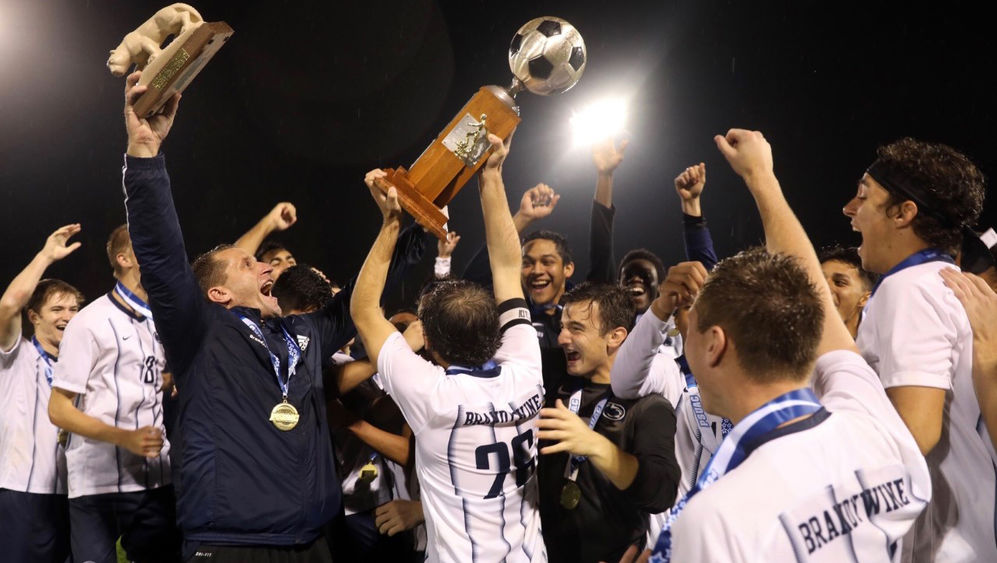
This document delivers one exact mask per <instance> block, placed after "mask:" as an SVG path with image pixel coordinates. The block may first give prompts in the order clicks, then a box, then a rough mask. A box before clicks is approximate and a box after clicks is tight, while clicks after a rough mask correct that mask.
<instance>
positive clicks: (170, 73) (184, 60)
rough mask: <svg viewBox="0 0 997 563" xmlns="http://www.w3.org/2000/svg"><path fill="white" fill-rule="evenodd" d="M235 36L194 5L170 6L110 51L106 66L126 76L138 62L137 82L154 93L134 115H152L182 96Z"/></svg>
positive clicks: (148, 94)
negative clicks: (208, 18)
mask: <svg viewBox="0 0 997 563" xmlns="http://www.w3.org/2000/svg"><path fill="white" fill-rule="evenodd" d="M233 33H234V32H233V30H232V28H231V27H229V25H228V24H227V23H225V22H205V21H204V20H203V19H202V18H201V14H200V13H198V11H197V10H195V9H194V8H193V7H192V6H189V5H187V4H179V3H178V4H171V5H169V6H167V7H165V8H163V9H161V10H159V11H158V12H156V13H155V14H153V16H152V17H151V18H149V19H148V20H146V21H145V23H143V24H142V25H140V26H139V27H138V28H137V29H136V30H135V31H132V32H131V33H129V34H128V35H125V38H124V39H123V40H122V41H121V43H120V44H119V45H118V46H117V47H116V48H115V49H114V50H112V51H111V56H110V58H108V59H107V68H109V69H110V70H111V74H113V75H115V76H124V75H125V73H126V72H128V69H129V67H131V66H132V65H133V64H134V65H135V67H136V68H138V69H139V70H141V71H142V78H140V79H139V82H138V83H139V85H140V86H143V85H147V86H148V87H149V89H148V90H147V91H146V92H145V94H142V96H141V97H140V98H139V99H138V101H137V102H136V103H135V112H136V113H137V114H138V115H140V116H142V117H149V116H151V115H154V114H155V113H157V112H159V111H160V110H161V109H162V108H163V106H164V105H165V104H166V102H167V101H168V100H169V99H170V98H171V97H173V94H176V93H177V92H183V91H184V89H185V88H187V86H188V85H190V82H191V81H192V80H193V79H194V77H195V76H197V75H198V73H199V72H201V69H202V68H204V65H206V64H207V63H208V61H210V60H211V58H212V57H214V56H215V53H217V52H218V50H219V49H221V47H222V45H224V44H225V42H226V41H228V38H229V37H231V36H232V34H233ZM170 37H173V40H172V41H171V42H170V44H169V45H167V46H166V48H165V49H160V48H159V46H160V45H162V44H163V42H164V41H166V40H167V39H168V38H170Z"/></svg>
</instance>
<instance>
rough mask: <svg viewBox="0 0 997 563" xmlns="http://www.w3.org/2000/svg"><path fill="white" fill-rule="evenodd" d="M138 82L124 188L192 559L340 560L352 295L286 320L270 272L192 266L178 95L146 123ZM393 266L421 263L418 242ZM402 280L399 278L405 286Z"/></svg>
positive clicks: (227, 252)
mask: <svg viewBox="0 0 997 563" xmlns="http://www.w3.org/2000/svg"><path fill="white" fill-rule="evenodd" d="M139 76H140V73H138V72H136V73H134V74H132V75H131V76H129V77H128V80H127V84H126V88H125V125H126V129H127V131H128V150H127V154H126V155H125V168H124V187H125V192H126V199H125V203H126V207H127V211H128V221H129V222H128V226H129V232H130V234H131V239H132V245H133V248H134V251H135V255H136V257H137V258H138V260H139V262H140V263H141V264H142V284H143V286H144V287H145V288H146V290H147V291H148V294H149V304H150V307H151V309H152V314H153V316H154V317H155V319H156V326H157V327H158V329H159V336H160V338H161V339H162V342H163V346H164V347H165V350H166V357H167V360H168V362H169V364H170V366H171V367H172V369H173V372H174V377H175V380H176V383H177V387H178V389H179V390H180V407H179V422H178V426H179V428H180V432H179V435H178V436H171V437H170V438H171V441H173V442H174V447H175V450H176V456H177V457H176V460H177V461H179V464H178V465H179V466H180V475H179V479H177V480H176V492H177V515H178V522H179V525H180V528H181V530H182V531H183V535H184V556H185V558H190V557H192V556H194V557H195V560H198V558H202V557H203V558H210V559H211V560H212V561H229V560H231V561H248V560H256V559H258V558H264V559H266V558H269V559H274V558H281V559H282V560H285V559H286V560H288V561H330V555H329V551H328V548H327V547H326V545H325V540H324V539H322V538H321V537H320V534H321V529H322V526H323V525H324V524H325V523H326V522H327V521H329V520H330V519H331V518H332V517H333V516H334V515H336V514H337V513H338V512H339V508H340V487H339V483H338V480H337V478H336V472H335V469H334V464H333V452H332V447H331V445H330V444H331V441H330V439H329V428H328V424H327V422H326V413H325V404H324V391H323V383H322V368H323V365H324V364H326V363H328V359H329V358H330V357H331V356H332V353H333V352H334V351H336V350H338V349H339V348H341V347H342V346H343V345H344V344H346V342H348V341H349V340H350V339H351V338H353V336H354V335H355V333H356V332H355V330H354V328H353V323H352V321H351V320H350V317H349V311H348V307H349V302H350V295H351V294H352V284H349V285H348V286H347V287H346V288H345V289H344V290H343V291H341V292H340V293H339V294H338V295H337V296H336V297H334V298H333V299H332V301H331V302H330V303H329V304H328V305H327V306H325V307H324V308H322V309H320V310H318V311H315V312H313V313H309V314H303V315H291V316H288V317H284V318H282V317H281V309H280V306H279V305H278V303H277V299H276V298H275V297H274V296H272V295H271V294H270V289H271V287H272V286H273V281H272V280H271V275H270V274H271V269H272V268H271V266H270V265H268V264H265V263H263V262H258V261H257V260H256V259H255V258H254V257H253V256H252V255H251V254H250V253H249V252H247V251H246V250H244V249H242V248H239V247H236V246H231V245H223V246H219V247H216V248H215V249H213V250H211V251H209V252H207V253H205V254H204V255H202V256H200V257H199V258H197V259H196V260H195V261H194V264H193V266H191V265H189V264H188V261H187V254H186V251H185V249H184V245H183V235H182V233H181V231H180V224H179V220H178V218H177V214H176V209H175V208H174V205H173V198H172V195H171V188H170V179H169V176H168V175H167V172H166V162H165V159H164V157H163V155H162V154H160V152H159V149H160V145H161V144H162V142H163V140H164V139H165V138H166V135H167V134H168V133H169V130H170V127H171V126H172V124H173V119H174V117H175V116H176V112H177V106H178V104H179V96H175V97H174V98H172V99H171V100H170V101H169V102H168V104H167V105H166V107H165V108H164V111H163V113H160V114H158V115H155V116H153V117H150V118H148V119H145V118H142V117H139V116H138V115H137V114H136V113H135V110H134V108H133V104H134V102H135V101H136V100H137V99H138V97H139V96H140V95H141V94H142V93H143V92H144V91H145V90H146V88H145V87H143V86H137V82H138V78H139ZM409 234H410V236H409V237H408V238H407V239H406V240H405V241H404V242H403V243H402V244H401V245H400V246H399V250H398V251H397V252H396V253H395V257H394V258H395V259H394V260H393V262H392V264H397V263H398V262H399V258H400V257H404V259H405V260H407V261H411V259H412V257H413V256H417V255H418V254H419V253H420V251H421V248H420V247H421V245H422V243H423V241H424V236H423V233H421V232H419V231H415V230H410V231H409ZM394 275H398V274H394Z"/></svg>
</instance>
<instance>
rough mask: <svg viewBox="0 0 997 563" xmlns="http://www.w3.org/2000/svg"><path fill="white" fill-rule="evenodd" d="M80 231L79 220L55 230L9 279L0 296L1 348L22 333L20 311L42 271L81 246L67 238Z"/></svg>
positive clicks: (8, 346) (29, 297) (7, 347)
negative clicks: (18, 271) (26, 262)
mask: <svg viewBox="0 0 997 563" xmlns="http://www.w3.org/2000/svg"><path fill="white" fill-rule="evenodd" d="M79 232H80V225H79V223H74V224H72V225H65V226H62V227H59V228H58V229H56V230H55V232H54V233H52V234H50V235H49V236H48V238H47V239H46V240H45V246H44V247H43V248H42V249H41V250H39V251H38V254H35V257H34V258H32V259H31V262H28V265H27V266H25V267H24V269H23V270H21V273H19V274H17V276H15V277H14V279H13V280H11V282H10V285H8V286H7V290H6V291H4V292H3V297H0V350H4V351H6V350H10V349H12V348H13V347H14V344H16V343H17V339H18V337H19V336H20V335H21V310H22V309H24V307H26V306H27V304H28V301H29V300H30V299H31V294H32V293H34V292H35V287H36V286H37V285H38V282H39V281H41V279H42V276H43V275H44V274H45V270H47V269H48V267H49V266H51V265H52V264H53V263H55V262H58V261H59V260H62V259H63V258H65V257H66V256H69V255H70V254H71V253H72V252H73V251H74V250H76V249H77V248H79V247H80V242H79V241H77V242H74V243H72V244H69V239H70V238H71V237H72V236H73V235H75V234H77V233H79Z"/></svg>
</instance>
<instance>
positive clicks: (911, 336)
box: [856, 261, 997, 561]
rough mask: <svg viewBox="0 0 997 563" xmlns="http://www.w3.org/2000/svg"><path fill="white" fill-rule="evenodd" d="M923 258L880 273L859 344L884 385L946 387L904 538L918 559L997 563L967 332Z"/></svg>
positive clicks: (990, 486)
mask: <svg viewBox="0 0 997 563" xmlns="http://www.w3.org/2000/svg"><path fill="white" fill-rule="evenodd" d="M953 267H954V266H952V265H951V264H948V263H946V262H940V261H934V262H926V263H923V264H920V265H917V266H911V267H908V268H905V269H903V270H900V271H898V272H896V273H894V274H891V275H889V276H887V277H885V278H884V279H883V281H882V284H881V285H880V286H879V288H878V289H877V290H876V292H875V294H873V296H872V298H870V299H869V303H868V305H867V306H866V310H865V317H864V318H863V320H862V323H861V324H860V325H859V331H858V338H857V342H856V343H857V344H858V346H859V348H860V349H861V350H862V355H863V356H864V357H865V359H866V361H867V362H869V365H871V366H872V367H873V369H875V370H876V372H877V373H878V374H879V378H880V380H881V381H882V382H883V386H884V387H885V388H887V389H888V388H890V387H899V386H906V385H915V386H923V387H933V388H937V389H945V390H946V391H945V410H944V415H943V416H944V418H943V427H942V438H941V441H940V442H939V443H938V445H937V446H935V448H934V449H933V450H932V451H931V453H929V454H928V456H927V460H928V467H929V468H930V469H931V477H932V482H933V484H934V498H933V501H932V503H931V505H930V506H929V507H928V509H927V510H925V513H924V514H923V515H922V516H921V518H920V519H919V520H918V522H917V525H916V526H915V527H914V529H913V530H911V534H910V535H909V536H908V537H907V538H905V540H904V549H905V552H906V551H908V550H910V553H912V554H914V558H915V559H916V560H929V559H930V560H935V561H997V541H995V537H994V505H995V498H997V495H995V480H997V478H995V472H994V467H995V466H994V460H993V457H992V454H991V452H992V448H989V447H988V443H989V438H988V436H987V430H986V428H984V427H983V424H982V418H981V416H980V408H979V404H978V403H977V400H976V393H975V392H974V390H973V381H972V369H973V368H972V362H973V333H972V329H971V328H970V325H969V319H968V318H967V317H966V312H965V310H964V309H963V307H962V304H961V303H960V302H959V300H958V299H956V297H955V295H954V294H953V293H952V290H950V289H949V288H948V287H946V286H945V284H944V283H943V281H942V278H941V276H940V275H939V274H938V272H939V271H940V270H941V269H943V268H953Z"/></svg>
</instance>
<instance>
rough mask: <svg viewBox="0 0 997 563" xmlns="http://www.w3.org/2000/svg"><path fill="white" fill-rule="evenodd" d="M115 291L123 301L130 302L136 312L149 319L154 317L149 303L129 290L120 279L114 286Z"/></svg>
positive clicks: (129, 304)
mask: <svg viewBox="0 0 997 563" xmlns="http://www.w3.org/2000/svg"><path fill="white" fill-rule="evenodd" d="M114 291H115V292H117V294H118V297H120V298H121V300H122V301H124V302H125V303H127V304H128V306H129V307H131V308H132V310H134V311H135V312H136V313H138V314H140V315H142V316H143V317H145V318H147V319H152V309H150V308H149V304H148V303H146V302H145V301H142V299H141V298H140V297H139V296H138V295H135V294H134V293H132V292H131V291H129V290H128V288H127V287H125V285H124V284H123V283H121V282H120V281H119V282H118V283H117V284H116V285H115V286H114Z"/></svg>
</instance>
